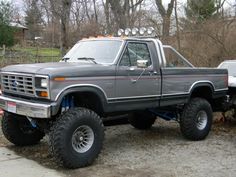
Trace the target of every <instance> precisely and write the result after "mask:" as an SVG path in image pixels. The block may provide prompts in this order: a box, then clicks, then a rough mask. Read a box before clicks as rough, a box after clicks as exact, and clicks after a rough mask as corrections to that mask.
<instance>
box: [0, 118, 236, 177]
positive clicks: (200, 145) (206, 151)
mask: <svg viewBox="0 0 236 177" xmlns="http://www.w3.org/2000/svg"><path fill="white" fill-rule="evenodd" d="M105 133H106V136H105V141H104V146H103V150H102V153H101V154H100V155H99V157H98V159H97V160H96V161H95V162H94V163H93V164H92V165H91V166H89V167H86V168H81V169H77V170H67V169H63V168H61V167H58V166H57V165H56V164H55V162H54V160H53V157H51V156H50V155H49V153H48V145H47V137H46V138H45V139H44V140H43V141H42V142H41V143H40V144H38V145H35V146H30V147H15V146H13V145H12V144H10V143H9V142H8V141H7V140H5V138H4V137H3V135H2V132H1V131H0V146H1V147H3V146H4V147H7V148H8V149H10V150H13V151H14V152H15V153H16V154H18V155H20V156H23V157H25V158H27V159H31V160H34V161H36V162H38V163H39V164H41V165H42V166H45V167H48V168H50V169H56V170H57V171H58V172H60V173H62V174H65V175H67V176H71V177H78V176H79V177H120V176H122V177H132V176H133V177H144V176H145V177H158V176H161V177H178V176H179V177H185V176H186V177H195V176H196V177H205V176H211V177H234V176H235V174H236V166H235V164H236V137H235V135H236V121H235V120H231V121H228V122H226V123H222V122H218V123H214V125H213V128H212V131H211V133H210V135H209V136H208V137H207V139H206V140H204V141H198V142H193V141H188V140H185V139H184V138H183V137H182V136H181V133H180V130H179V125H178V123H176V122H165V121H163V120H159V119H158V120H157V121H156V123H155V125H154V126H153V128H151V129H150V130H148V131H140V130H136V129H134V128H133V127H132V126H131V125H129V124H124V125H116V126H108V127H106V132H105Z"/></svg>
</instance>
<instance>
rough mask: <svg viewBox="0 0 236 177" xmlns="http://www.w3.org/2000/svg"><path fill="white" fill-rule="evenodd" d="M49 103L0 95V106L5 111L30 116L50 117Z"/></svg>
mask: <svg viewBox="0 0 236 177" xmlns="http://www.w3.org/2000/svg"><path fill="white" fill-rule="evenodd" d="M51 106H52V105H51V104H45V103H32V102H27V101H22V100H17V99H12V98H8V97H5V96H2V95H1V96H0V108H2V109H3V110H5V111H8V112H11V113H15V114H19V115H23V116H28V117H32V118H50V117H51Z"/></svg>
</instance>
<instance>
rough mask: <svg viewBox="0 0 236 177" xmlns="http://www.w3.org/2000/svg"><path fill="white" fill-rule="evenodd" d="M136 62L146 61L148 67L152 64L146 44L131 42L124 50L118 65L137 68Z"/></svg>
mask: <svg viewBox="0 0 236 177" xmlns="http://www.w3.org/2000/svg"><path fill="white" fill-rule="evenodd" d="M137 60H147V61H148V66H150V65H151V64H152V61H151V57H150V53H149V50H148V46H147V44H145V43H134V42H131V43H129V44H128V45H127V47H126V49H125V52H124V54H123V56H122V59H121V62H120V65H121V66H129V67H130V66H137Z"/></svg>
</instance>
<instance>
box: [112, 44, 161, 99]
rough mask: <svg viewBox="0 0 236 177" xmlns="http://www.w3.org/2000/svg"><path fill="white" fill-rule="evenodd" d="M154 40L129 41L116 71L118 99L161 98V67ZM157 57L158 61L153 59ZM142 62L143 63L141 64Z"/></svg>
mask: <svg viewBox="0 0 236 177" xmlns="http://www.w3.org/2000/svg"><path fill="white" fill-rule="evenodd" d="M155 51H156V50H155V46H154V44H153V43H152V42H128V43H127V45H126V47H125V49H124V51H123V54H122V56H121V58H120V61H119V63H118V65H117V71H116V99H117V100H120V101H122V100H123V101H133V100H135V99H139V100H140V99H145V100H149V99H159V97H160V92H161V75H160V69H157V66H156V65H157V54H156V53H155ZM153 58H155V60H156V61H154V60H153ZM140 63H142V64H144V65H143V66H142V64H141V65H140Z"/></svg>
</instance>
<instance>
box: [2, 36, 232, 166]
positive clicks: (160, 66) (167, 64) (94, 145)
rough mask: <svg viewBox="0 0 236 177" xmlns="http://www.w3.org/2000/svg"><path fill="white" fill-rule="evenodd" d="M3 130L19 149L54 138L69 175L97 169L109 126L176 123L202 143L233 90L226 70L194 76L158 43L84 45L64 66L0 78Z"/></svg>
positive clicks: (10, 69) (8, 72) (19, 69)
mask: <svg viewBox="0 0 236 177" xmlns="http://www.w3.org/2000/svg"><path fill="white" fill-rule="evenodd" d="M1 86H2V95H1V96H0V107H1V108H2V109H4V110H5V112H4V116H3V118H2V130H3V133H4V135H5V137H6V138H7V139H8V140H9V141H10V142H12V143H13V144H15V145H18V146H25V145H32V144H36V143H38V142H39V141H40V140H41V139H42V138H43V137H44V135H45V134H48V135H49V146H50V149H51V152H52V153H53V155H54V156H55V157H56V159H57V161H58V162H59V163H60V164H62V165H63V166H65V167H67V168H78V167H83V166H87V165H89V164H91V163H92V162H93V161H94V159H95V158H96V157H97V156H98V154H99V153H100V151H101V149H102V144H103V139H104V126H103V120H105V119H106V117H109V116H115V115H121V114H127V113H128V114H129V121H130V123H131V125H133V126H134V127H135V128H137V129H147V128H150V127H151V126H152V125H153V123H154V121H155V119H156V117H157V116H158V117H160V118H164V119H166V120H176V121H178V122H179V123H180V129H181V132H182V134H183V136H184V137H186V138H187V139H190V140H202V139H204V138H205V137H206V136H207V135H208V133H209V131H210V129H211V124H212V112H213V111H217V110H218V109H220V108H221V104H222V102H223V100H224V98H225V96H226V93H227V90H228V74H227V70H225V69H206V68H195V67H193V65H192V64H191V63H189V62H188V61H187V60H186V59H185V58H184V57H183V56H181V55H180V54H179V53H178V52H177V51H176V50H174V49H173V48H172V47H170V46H166V45H162V43H161V42H160V40H158V39H155V38H138V37H136V38H135V37H127V38H122V37H111V38H106V37H104V38H94V39H84V40H81V41H79V42H78V43H77V44H75V46H74V47H73V48H72V49H71V50H70V51H69V52H68V53H67V54H66V55H65V57H64V58H63V59H62V60H61V61H60V62H58V63H42V64H24V65H14V66H7V67H5V68H2V70H1Z"/></svg>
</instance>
